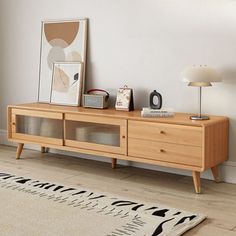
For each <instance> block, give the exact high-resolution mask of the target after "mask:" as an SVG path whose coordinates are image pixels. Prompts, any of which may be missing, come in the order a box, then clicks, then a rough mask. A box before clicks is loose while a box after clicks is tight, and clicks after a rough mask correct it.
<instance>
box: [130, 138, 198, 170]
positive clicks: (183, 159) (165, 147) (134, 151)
mask: <svg viewBox="0 0 236 236" xmlns="http://www.w3.org/2000/svg"><path fill="white" fill-rule="evenodd" d="M128 155H129V156H133V157H140V158H145V159H151V160H158V161H165V162H172V163H178V164H184V165H191V166H199V167H201V166H202V148H201V147H197V146H187V145H181V144H172V143H162V142H155V141H150V140H141V139H133V138H129V139H128Z"/></svg>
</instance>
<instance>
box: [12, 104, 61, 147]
mask: <svg viewBox="0 0 236 236" xmlns="http://www.w3.org/2000/svg"><path fill="white" fill-rule="evenodd" d="M8 115H9V118H8V119H9V121H8V122H9V127H8V129H9V132H8V133H9V137H8V138H10V139H15V140H21V141H22V142H23V141H24V140H25V141H33V142H35V143H39V144H40V143H48V144H53V145H63V137H62V138H61V139H59V138H51V137H44V136H40V135H39V136H37V135H31V134H24V133H17V130H16V127H17V123H16V122H17V119H16V117H17V116H28V117H37V118H45V119H56V120H61V121H62V125H63V114H62V113H60V112H47V111H35V110H28V109H19V108H9V113H8Z"/></svg>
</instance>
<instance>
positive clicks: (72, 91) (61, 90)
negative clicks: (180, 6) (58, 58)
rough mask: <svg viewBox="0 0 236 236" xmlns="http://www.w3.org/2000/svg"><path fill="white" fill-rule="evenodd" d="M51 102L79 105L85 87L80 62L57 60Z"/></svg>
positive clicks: (54, 67)
mask: <svg viewBox="0 0 236 236" xmlns="http://www.w3.org/2000/svg"><path fill="white" fill-rule="evenodd" d="M51 87H52V91H51V99H50V102H51V103H54V104H60V105H70V106H78V105H79V104H80V100H81V92H82V87H83V81H82V64H81V63H80V62H56V63H54V66H53V76H52V86H51Z"/></svg>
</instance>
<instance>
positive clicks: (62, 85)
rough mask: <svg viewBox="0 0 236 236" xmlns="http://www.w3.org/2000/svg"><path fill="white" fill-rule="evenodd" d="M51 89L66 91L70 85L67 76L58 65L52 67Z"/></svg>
mask: <svg viewBox="0 0 236 236" xmlns="http://www.w3.org/2000/svg"><path fill="white" fill-rule="evenodd" d="M53 74H54V75H53V88H52V89H53V90H54V91H56V92H61V93H66V92H68V90H69V87H70V78H69V76H68V75H67V74H66V73H65V72H64V71H63V70H62V69H60V68H59V67H58V66H55V67H54V72H53Z"/></svg>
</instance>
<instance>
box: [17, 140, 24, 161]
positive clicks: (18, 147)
mask: <svg viewBox="0 0 236 236" xmlns="http://www.w3.org/2000/svg"><path fill="white" fill-rule="evenodd" d="M23 147H24V143H18V146H17V150H16V159H20V155H21V152H22V150H23Z"/></svg>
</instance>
